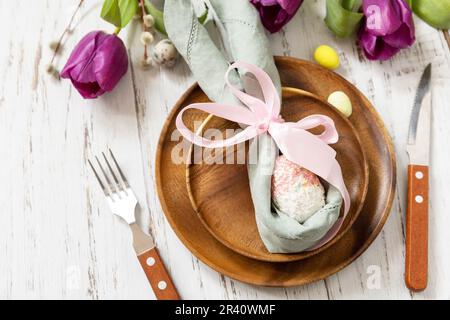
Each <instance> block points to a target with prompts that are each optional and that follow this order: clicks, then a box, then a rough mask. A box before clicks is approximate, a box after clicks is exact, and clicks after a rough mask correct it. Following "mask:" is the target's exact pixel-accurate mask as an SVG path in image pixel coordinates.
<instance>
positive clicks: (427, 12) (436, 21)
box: [410, 0, 450, 29]
mask: <svg viewBox="0 0 450 320" xmlns="http://www.w3.org/2000/svg"><path fill="white" fill-rule="evenodd" d="M410 2H411V3H412V9H413V11H414V13H415V14H417V15H418V16H419V17H420V18H421V19H422V20H423V21H425V22H426V23H428V24H429V25H430V26H433V27H435V28H437V29H450V0H410Z"/></svg>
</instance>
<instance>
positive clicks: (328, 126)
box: [176, 62, 350, 250]
mask: <svg viewBox="0 0 450 320" xmlns="http://www.w3.org/2000/svg"><path fill="white" fill-rule="evenodd" d="M237 68H244V69H246V70H247V71H249V72H251V73H253V75H254V76H255V77H256V80H258V82H259V84H260V86H261V90H262V93H263V96H264V101H262V100H260V99H258V98H255V97H253V96H250V95H248V94H246V93H244V92H242V91H241V90H239V89H238V88H236V87H235V86H233V85H232V84H231V83H230V81H229V74H230V72H231V71H233V70H234V69H237ZM225 81H226V83H227V85H228V87H229V88H230V90H231V91H232V93H233V94H234V95H235V96H236V97H237V98H238V99H239V100H240V101H241V102H242V103H243V104H245V105H246V106H247V107H248V108H245V107H243V106H240V105H228V104H222V103H195V104H191V105H190V106H187V107H186V108H184V109H183V110H182V111H181V112H180V113H179V114H178V117H177V120H176V126H177V128H178V130H179V132H180V133H181V134H182V135H183V137H184V138H186V139H187V140H188V141H190V142H192V143H194V144H196V145H198V146H201V147H206V148H223V147H229V146H232V145H236V144H239V143H242V142H245V141H248V140H250V139H253V138H255V137H257V136H259V135H261V134H264V133H267V132H268V133H269V134H270V136H271V137H272V138H273V139H274V141H275V143H276V144H277V146H278V148H279V149H280V151H281V152H282V153H283V154H284V155H285V156H286V158H287V159H288V160H290V161H292V162H294V163H296V164H298V165H299V166H301V167H303V168H305V169H308V170H309V171H311V172H313V173H314V174H316V175H317V176H319V177H321V178H322V179H324V180H325V181H327V182H328V183H329V184H331V185H333V186H334V187H335V188H336V189H338V190H339V192H340V193H341V194H342V197H343V199H344V204H345V210H344V216H343V217H341V218H339V219H338V221H337V222H336V223H335V224H334V226H333V227H332V228H331V229H330V230H329V231H328V233H327V234H326V235H325V236H324V237H323V238H322V239H321V240H320V241H319V243H318V244H316V245H315V246H314V248H311V249H310V250H314V249H316V248H318V247H320V246H322V245H324V244H325V243H327V242H328V241H329V240H331V239H332V238H333V237H334V236H335V235H336V234H337V232H338V231H339V229H340V227H341V226H342V223H343V221H344V219H345V216H346V215H347V213H348V211H349V209H350V196H349V194H348V191H347V188H346V187H345V183H344V179H343V177H342V170H341V167H340V165H339V163H338V162H337V161H336V151H335V150H334V149H333V148H331V147H330V146H329V144H334V143H336V142H338V140H339V135H338V132H337V130H336V127H335V126H334V121H333V120H332V119H331V118H329V117H327V116H324V115H311V116H308V117H306V118H303V119H302V120H300V121H298V122H285V121H284V120H283V119H282V118H281V116H280V109H281V103H280V97H279V95H278V92H277V90H276V88H275V85H274V84H273V82H272V80H271V79H270V77H269V75H267V74H266V73H265V72H264V71H263V70H261V69H260V68H258V67H257V66H255V65H252V64H249V63H245V62H236V63H234V64H233V65H231V66H230V68H229V69H228V71H227V73H226V76H225ZM189 109H198V110H201V111H205V112H208V113H210V114H213V115H215V116H218V117H221V118H223V119H227V120H230V121H234V122H237V123H240V124H245V125H247V127H246V128H245V129H244V130H243V131H241V132H239V133H237V134H236V135H234V136H233V137H231V138H228V139H224V140H210V139H206V138H203V137H201V136H199V135H197V134H195V133H193V132H192V131H190V130H189V129H188V128H187V127H186V125H185V124H184V122H183V113H184V112H185V111H187V110H189ZM318 126H323V127H324V129H325V130H324V131H323V132H322V133H321V134H320V135H314V134H312V133H310V132H308V131H307V130H309V129H312V128H315V127H318Z"/></svg>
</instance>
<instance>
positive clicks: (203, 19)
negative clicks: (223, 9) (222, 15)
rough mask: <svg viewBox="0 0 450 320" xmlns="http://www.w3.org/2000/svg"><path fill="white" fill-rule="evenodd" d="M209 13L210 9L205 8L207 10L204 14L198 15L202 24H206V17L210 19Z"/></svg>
mask: <svg viewBox="0 0 450 320" xmlns="http://www.w3.org/2000/svg"><path fill="white" fill-rule="evenodd" d="M208 14H209V9H208V8H205V12H203V14H202V15H201V16H200V17H198V22H200V24H205V22H206V19H208Z"/></svg>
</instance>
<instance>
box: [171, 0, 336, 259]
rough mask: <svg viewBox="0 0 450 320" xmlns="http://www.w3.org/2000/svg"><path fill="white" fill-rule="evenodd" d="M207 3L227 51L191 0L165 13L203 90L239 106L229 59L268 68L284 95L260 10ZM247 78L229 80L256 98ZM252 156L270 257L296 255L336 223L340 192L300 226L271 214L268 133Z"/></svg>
mask: <svg viewBox="0 0 450 320" xmlns="http://www.w3.org/2000/svg"><path fill="white" fill-rule="evenodd" d="M207 3H208V6H209V7H210V10H211V12H210V14H212V15H213V16H214V20H215V23H216V24H217V25H218V27H219V29H220V31H221V36H222V43H223V44H224V47H225V48H226V51H227V52H224V51H223V50H220V49H219V48H218V47H217V46H216V44H215V42H214V41H213V40H212V39H211V37H210V35H209V33H208V31H207V29H206V28H205V27H204V26H203V25H201V24H200V23H199V22H198V19H197V16H196V15H195V12H194V9H193V7H192V4H191V1H190V0H166V1H165V9H164V21H165V24H166V30H167V32H168V34H169V37H170V39H171V40H172V41H173V43H174V45H175V46H176V47H177V49H178V51H179V52H180V54H181V55H182V56H183V57H184V59H185V60H186V62H187V63H188V65H189V67H190V68H191V70H192V72H193V74H194V76H195V78H196V79H197V80H198V83H199V85H200V87H201V88H202V89H203V91H204V92H205V93H206V94H207V95H208V97H209V98H210V99H211V100H212V101H215V102H223V103H233V104H239V102H238V101H237V99H236V98H235V97H234V96H233V95H232V94H231V92H230V90H228V89H227V88H226V85H225V79H224V76H225V73H226V71H227V70H228V67H229V65H230V62H231V61H245V62H249V63H252V64H254V65H257V66H258V67H260V68H262V69H264V70H265V71H266V73H268V74H269V75H270V77H271V78H272V81H273V82H274V84H275V86H276V88H277V89H278V91H279V93H280V96H281V84H280V77H279V74H278V71H277V68H276V66H275V63H274V60H273V55H272V53H271V50H270V47H269V43H268V39H267V37H266V34H265V31H264V29H263V27H262V24H261V22H260V18H259V15H258V13H257V10H255V8H254V7H253V6H252V5H251V4H250V2H249V1H245V0H227V1H223V0H209V1H207ZM227 57H228V59H230V60H228V59H227ZM240 71H243V70H240ZM243 76H244V74H241V76H239V75H238V73H234V74H232V75H231V77H232V78H231V82H232V83H233V84H235V85H237V86H240V87H241V88H243V87H245V89H246V90H247V91H248V92H249V93H251V94H257V90H255V88H254V84H252V83H251V81H244V80H243V79H244V78H245V79H248V77H243ZM243 82H245V83H243ZM249 152H250V154H251V155H255V154H256V155H257V160H258V161H251V162H252V163H251V164H249V165H248V174H249V181H250V191H251V194H252V200H253V204H254V207H255V214H256V222H257V225H258V230H259V233H260V235H261V239H262V240H263V242H264V244H265V246H266V248H267V250H268V251H269V252H271V253H294V252H301V251H304V250H306V249H308V248H310V247H312V246H313V245H314V244H316V243H317V242H318V240H320V239H321V238H322V237H324V236H325V235H326V233H327V231H328V230H329V229H330V228H331V227H332V226H333V224H334V223H335V222H336V220H337V219H338V217H339V212H340V207H341V205H342V197H341V195H340V193H339V192H338V191H337V190H336V189H334V188H333V187H330V188H329V190H328V192H327V197H326V205H325V207H323V208H322V209H321V210H319V211H318V212H316V213H315V214H314V215H313V216H312V217H310V218H309V219H308V220H307V221H305V222H303V223H299V222H298V221H296V220H295V219H293V218H291V217H289V216H288V215H286V214H284V213H283V212H279V211H278V210H277V209H273V210H272V205H271V178H272V172H273V168H274V162H275V159H276V157H277V156H278V150H277V148H276V147H275V145H274V142H273V140H272V138H271V137H270V136H269V135H268V134H264V135H262V136H260V137H259V138H258V139H255V140H254V141H253V142H252V143H251V145H250V150H249ZM318 161H320V160H319V159H318Z"/></svg>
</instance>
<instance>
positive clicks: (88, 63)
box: [61, 31, 128, 99]
mask: <svg viewBox="0 0 450 320" xmlns="http://www.w3.org/2000/svg"><path fill="white" fill-rule="evenodd" d="M127 70H128V54H127V50H126V48H125V45H124V44H123V42H122V40H121V39H120V38H119V37H117V36H116V35H111V34H106V33H104V32H102V31H94V32H91V33H89V34H87V35H86V36H85V37H84V38H83V39H82V40H81V41H80V42H79V43H78V45H77V46H76V47H75V49H74V51H73V52H72V54H71V56H70V58H69V60H68V62H67V64H66V66H65V67H64V69H63V71H62V72H61V77H62V78H68V79H70V80H71V81H72V84H73V86H74V87H75V88H76V89H77V90H78V91H79V93H80V94H81V95H82V96H83V98H85V99H94V98H97V97H99V96H101V95H102V94H104V93H105V92H108V91H111V90H113V89H114V87H115V86H116V85H117V83H118V82H119V81H120V79H121V78H122V77H123V76H124V75H125V73H126V72H127Z"/></svg>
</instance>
